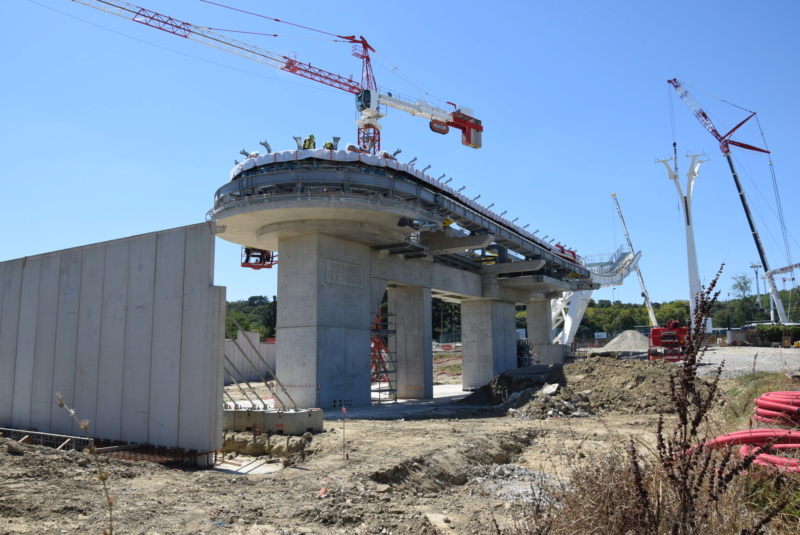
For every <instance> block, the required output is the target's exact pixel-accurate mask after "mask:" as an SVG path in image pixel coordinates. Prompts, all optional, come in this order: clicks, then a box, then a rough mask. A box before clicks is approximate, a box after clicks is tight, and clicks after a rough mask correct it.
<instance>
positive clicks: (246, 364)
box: [223, 322, 276, 384]
mask: <svg viewBox="0 0 800 535" xmlns="http://www.w3.org/2000/svg"><path fill="white" fill-rule="evenodd" d="M223 323H224V322H223ZM260 336H261V335H260V334H259V333H255V332H242V331H239V332H237V333H236V340H235V342H234V340H229V339H226V340H225V354H226V355H227V356H228V358H229V359H230V360H231V362H233V364H234V365H235V366H236V367H237V368H238V369H239V371H241V372H242V373H243V374H244V378H245V380H247V381H260V380H261V379H260V378H259V374H261V377H263V378H265V379H267V380H270V379H271V378H272V372H274V371H275V346H276V344H267V343H265V342H261V341H259V338H260ZM248 340H249V342H248ZM250 342H252V346H251V345H250ZM253 347H255V348H256V351H258V354H256V351H254V350H253ZM262 359H263V362H262ZM264 362H266V364H264ZM251 363H252V365H251ZM253 365H254V366H255V367H256V369H255V370H254V369H253ZM256 370H258V373H256ZM270 370H271V371H270ZM232 383H233V381H231V380H230V379H229V378H227V377H226V378H225V384H232Z"/></svg>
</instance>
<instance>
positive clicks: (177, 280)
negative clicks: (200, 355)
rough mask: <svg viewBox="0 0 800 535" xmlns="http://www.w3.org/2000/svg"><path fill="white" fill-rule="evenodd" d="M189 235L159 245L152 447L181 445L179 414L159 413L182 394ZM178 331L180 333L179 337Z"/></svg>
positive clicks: (162, 237) (161, 239)
mask: <svg viewBox="0 0 800 535" xmlns="http://www.w3.org/2000/svg"><path fill="white" fill-rule="evenodd" d="M185 247H186V235H185V233H184V232H183V231H182V230H181V229H174V230H171V231H167V232H163V233H161V234H159V236H158V242H157V244H156V279H155V292H154V298H153V349H152V353H151V361H150V362H151V364H150V422H149V437H150V443H151V444H155V445H158V446H168V445H170V444H176V443H177V442H178V413H177V412H175V411H166V410H159V408H160V407H177V406H178V404H179V400H180V391H179V389H178V388H177V387H176V385H179V384H180V374H181V367H180V355H181V331H180V329H181V325H182V324H183V298H182V297H183V269H184V255H183V251H184V250H185ZM176 331H177V333H176Z"/></svg>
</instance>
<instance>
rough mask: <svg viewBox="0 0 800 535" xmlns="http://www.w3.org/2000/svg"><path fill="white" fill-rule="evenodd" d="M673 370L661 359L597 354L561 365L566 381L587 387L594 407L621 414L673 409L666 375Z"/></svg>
mask: <svg viewBox="0 0 800 535" xmlns="http://www.w3.org/2000/svg"><path fill="white" fill-rule="evenodd" d="M632 332H635V331H632ZM637 334H638V333H637ZM645 340H646V338H645ZM676 372H677V369H676V365H675V364H672V363H670V362H666V361H663V360H639V359H612V358H606V357H596V358H589V359H586V360H582V361H579V362H574V363H571V364H567V365H566V366H564V374H565V375H566V378H567V385H568V386H569V387H570V388H572V389H573V390H576V391H588V392H589V393H588V394H587V396H588V397H589V399H590V401H591V405H592V409H593V410H594V411H610V412H616V413H624V414H635V413H641V412H664V413H671V412H674V407H672V402H671V401H670V389H669V379H670V375H672V374H673V373H676Z"/></svg>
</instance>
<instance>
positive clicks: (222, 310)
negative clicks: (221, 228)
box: [207, 249, 274, 449]
mask: <svg viewBox="0 0 800 535" xmlns="http://www.w3.org/2000/svg"><path fill="white" fill-rule="evenodd" d="M211 258H212V259H213V258H214V250H213V249H212V250H211ZM212 291H213V294H214V304H215V306H214V319H213V321H212V322H211V327H212V328H213V327H216V332H215V333H214V336H213V344H212V352H211V355H209V356H208V357H207V358H209V360H210V366H211V373H212V378H211V385H210V389H209V397H210V398H211V399H209V404H210V405H211V411H210V414H211V422H210V424H209V425H210V428H209V432H210V433H211V437H210V438H209V441H208V443H209V444H210V446H209V448H210V449H219V448H221V447H222V433H220V430H221V429H222V404H223V395H222V391H223V389H222V388H220V386H221V385H222V384H224V382H225V381H224V372H223V367H222V364H223V362H224V359H223V356H224V355H225V315H226V311H227V307H228V303H227V290H226V288H225V287H224V286H214V287H213V288H212ZM273 369H274V368H273Z"/></svg>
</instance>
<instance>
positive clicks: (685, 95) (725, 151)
mask: <svg viewBox="0 0 800 535" xmlns="http://www.w3.org/2000/svg"><path fill="white" fill-rule="evenodd" d="M667 83H669V84H670V85H672V87H674V88H675V91H677V92H678V96H679V97H680V98H681V100H682V101H683V102H684V104H686V106H688V108H689V109H690V110H692V113H694V115H695V117H697V120H698V121H700V124H702V125H703V127H704V128H705V129H706V130H708V131H709V133H710V134H711V135H712V136H714V139H716V140H717V141H718V142H719V148H720V149H721V150H722V155H723V156H725V158H726V159H727V160H728V166H729V167H730V168H731V174H732V175H733V182H734V183H735V184H736V191H737V192H738V193H739V200H740V201H741V202H742V208H743V209H744V213H745V216H747V223H748V224H749V225H750V232H752V234H753V240H754V241H755V243H756V249H757V250H758V256H759V258H760V259H761V265H762V266H764V272H765V273H766V272H769V271H770V269H769V263H768V262H767V255H766V254H765V253H764V247H763V245H762V244H761V237H760V236H759V234H758V230H757V229H756V224H755V221H753V216H752V214H751V213H750V206H749V205H748V203H747V197H745V194H744V190H743V189H742V184H741V182H740V181H739V175H738V174H737V173H736V167H735V166H734V165H733V157H732V156H731V148H730V146H731V145H733V146H735V147H740V148H743V149H747V150H753V151H757V152H763V153H767V154H769V151H768V150H766V149H761V148H759V147H755V146H753V145H748V144H747V143H741V142H739V141H734V140H732V139H731V136H732V135H733V133H734V132H736V130H738V129H739V127H740V126H742V125H743V124H744V123H746V122H747V121H749V120H750V119H751V118H752V117H753V116H754V115H755V114H756V113H755V112H752V113H751V114H750V115H749V116H748V117H747V118H745V119H744V120H743V121H742V122H740V123H739V124H737V125H736V126H734V127H733V128H731V130H730V131H729V132H728V133H727V134H725V135H722V134H720V133H719V132H718V131H717V128H716V127H715V126H714V123H712V122H711V119H710V118H709V117H708V115H707V114H706V112H705V111H703V108H701V107H700V104H698V103H697V101H696V100H695V99H694V98H693V97H692V96H691V95H690V94H689V91H688V90H687V89H686V88H685V87H683V84H681V82H680V81H679V80H678V79H677V78H673V79H672V80H667ZM767 283H768V284H769V291H770V294H771V295H772V302H773V303H774V304H775V309H776V310H777V311H778V318H779V320H780V322H781V323H786V322H787V317H786V311H785V310H784V309H783V301H781V294H780V293H779V292H778V287H777V286H776V285H775V281H774V280H773V278H772V277H767ZM772 321H775V318H774V317H773V318H772Z"/></svg>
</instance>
